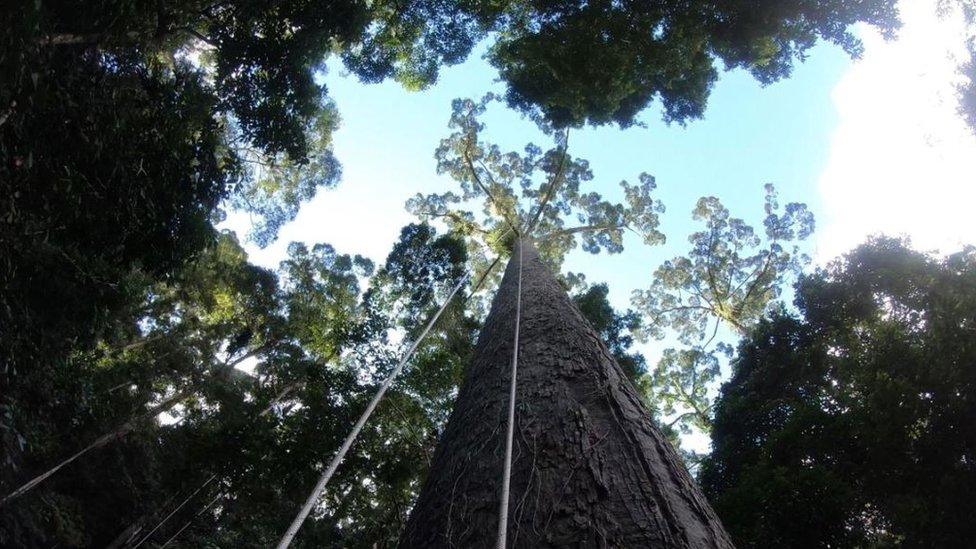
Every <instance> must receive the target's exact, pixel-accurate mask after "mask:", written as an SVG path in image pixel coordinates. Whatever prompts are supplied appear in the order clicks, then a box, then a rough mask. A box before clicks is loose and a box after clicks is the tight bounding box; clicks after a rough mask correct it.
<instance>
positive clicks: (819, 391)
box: [701, 238, 976, 547]
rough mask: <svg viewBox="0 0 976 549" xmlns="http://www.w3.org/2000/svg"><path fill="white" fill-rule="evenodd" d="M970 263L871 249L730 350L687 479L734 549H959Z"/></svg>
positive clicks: (974, 444)
mask: <svg viewBox="0 0 976 549" xmlns="http://www.w3.org/2000/svg"><path fill="white" fill-rule="evenodd" d="M974 299H976V251H974V250H973V249H971V248H967V249H965V250H963V251H962V252H960V253H957V254H954V255H951V256H948V257H945V258H939V257H935V256H931V255H926V254H923V253H920V252H916V251H913V250H911V249H910V248H909V247H908V244H907V243H906V242H902V241H898V240H894V239H888V238H877V239H874V240H872V241H870V242H868V243H867V244H865V245H862V246H861V247H859V248H857V249H855V250H854V251H853V252H851V253H850V254H848V255H846V256H844V257H843V258H842V259H839V260H837V261H835V262H834V263H832V264H831V265H830V266H829V267H828V268H826V269H824V270H820V271H818V272H817V273H815V274H812V275H810V276H807V277H804V279H803V280H802V281H801V282H800V283H799V285H798V286H797V307H798V309H799V314H797V315H793V314H790V313H787V312H784V311H778V312H774V313H772V314H770V315H769V316H768V317H767V318H765V319H764V320H763V321H762V322H760V323H759V325H758V326H757V327H756V330H755V333H754V334H753V335H751V336H749V337H748V338H747V339H746V340H745V341H744V342H743V343H742V345H741V346H740V349H739V354H738V357H737V358H736V360H735V361H734V362H733V374H732V378H731V379H730V380H729V381H728V382H727V383H726V384H725V385H724V386H723V387H722V392H721V397H720V398H719V400H718V402H717V405H716V414H715V424H714V429H713V435H712V441H713V452H712V455H711V456H710V457H709V458H708V459H707V460H706V462H705V464H704V466H703V469H702V475H701V480H702V483H703V486H704V487H705V489H706V490H707V492H708V493H709V494H710V495H711V496H712V498H713V501H714V502H715V505H716V508H717V510H718V511H719V513H720V514H721V516H722V517H723V519H724V520H725V523H726V524H727V525H728V527H729V530H730V532H731V533H732V535H733V537H734V539H735V540H736V543H737V544H738V545H740V546H744V547H765V546H768V545H770V544H774V545H785V546H805V547H826V546H868V545H895V544H898V545H905V546H912V547H915V546H919V547H922V546H924V547H964V546H966V545H967V544H968V543H969V540H970V539H972V536H973V527H972V521H971V520H969V519H968V518H967V517H970V516H971V515H972V513H973V512H974V508H973V503H972V499H971V498H970V497H969V496H968V494H970V493H972V490H973V489H974V488H976V469H974V467H973V463H972V459H971V457H972V455H973V449H974V448H976V439H974V436H973V430H972V429H971V428H969V427H970V426H971V425H972V424H973V421H974V419H976V408H974V406H973V402H974V399H973V394H974V390H976V377H974V370H973V368H971V367H970V366H971V365H972V364H973V360H974V351H976V349H974V347H973V344H972V342H973V341H974V338H973V337H972V336H973V326H974V325H976V324H974V322H976V318H974V316H973V311H974V310H976V309H974V305H976V303H974Z"/></svg>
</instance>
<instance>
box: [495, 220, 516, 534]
mask: <svg viewBox="0 0 976 549" xmlns="http://www.w3.org/2000/svg"><path fill="white" fill-rule="evenodd" d="M518 249H519V263H518V285H517V291H516V294H515V341H514V343H513V345H512V375H511V381H510V382H509V389H508V431H507V433H506V435H505V468H504V472H503V473H502V499H501V503H500V504H499V509H498V545H497V547H498V549H505V544H506V543H507V541H508V499H509V493H510V492H511V482H512V442H513V438H514V434H515V387H516V382H517V380H518V353H519V322H520V320H521V317H522V237H521V235H520V236H519V239H518Z"/></svg>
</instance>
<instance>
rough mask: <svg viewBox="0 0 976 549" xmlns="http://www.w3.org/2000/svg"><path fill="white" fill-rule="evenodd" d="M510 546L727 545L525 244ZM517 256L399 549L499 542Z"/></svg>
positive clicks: (606, 356) (599, 345)
mask: <svg viewBox="0 0 976 549" xmlns="http://www.w3.org/2000/svg"><path fill="white" fill-rule="evenodd" d="M523 261H524V265H523V274H522V317H521V335H520V338H521V344H520V347H521V348H520V350H519V368H518V378H517V380H518V390H517V399H516V401H517V412H516V414H517V420H516V431H515V448H514V454H513V456H514V457H513V463H512V488H511V489H512V493H511V500H510V503H509V520H508V523H509V529H508V544H509V545H510V546H512V547H681V548H684V547H720V548H728V547H732V542H731V541H730V539H729V537H728V535H727V534H726V532H725V529H724V528H723V527H722V524H721V523H720V522H719V520H718V517H717V516H716V515H715V512H714V511H713V510H712V508H711V506H710V505H709V503H708V502H707V501H706V499H705V497H704V496H703V495H702V493H701V491H700V490H699V488H698V487H697V486H696V485H695V483H694V482H693V481H692V479H691V477H690V476H689V474H688V472H687V471H686V470H685V468H684V466H683V465H682V463H681V462H680V460H679V458H678V456H677V455H676V453H675V451H674V449H672V448H671V446H670V444H669V443H668V442H667V440H665V438H664V437H663V436H662V435H661V433H660V431H659V430H658V429H657V427H656V426H655V425H654V423H653V421H652V420H651V416H650V414H649V413H648V412H647V410H646V409H645V407H644V405H643V403H642V402H641V400H640V398H639V397H638V395H637V393H636V391H635V390H634V388H633V387H632V385H631V384H630V382H629V381H628V380H627V378H626V377H625V375H624V373H623V372H622V371H621V369H620V366H618V365H617V364H616V362H615V361H614V360H613V359H612V358H611V356H610V353H609V352H608V351H607V348H606V345H605V344H604V343H603V342H602V341H601V340H600V338H599V336H598V335H597V334H596V332H594V330H593V329H592V328H591V327H590V325H589V323H588V322H587V321H586V320H585V319H584V318H583V316H582V315H581V314H580V312H579V311H578V310H577V309H576V307H575V305H574V304H573V303H572V301H571V300H570V299H569V296H568V295H567V294H566V292H565V291H564V290H563V289H562V288H561V287H560V286H559V284H558V283H557V282H556V280H555V278H554V277H553V276H552V275H551V274H550V272H549V270H548V268H547V267H546V265H545V264H544V263H543V262H542V261H541V260H540V259H539V255H538V252H537V251H536V250H535V248H534V247H533V246H531V245H530V244H528V243H526V244H525V245H524V248H523ZM517 276H518V253H517V252H516V253H515V254H513V259H512V260H511V261H510V262H509V265H508V268H507V270H506V272H505V276H504V278H503V280H502V283H501V286H500V288H499V290H498V294H497V295H496V296H495V300H494V302H493V304H492V307H491V312H490V314H489V315H488V319H487V320H486V322H485V325H484V328H483V329H482V332H481V336H480V337H479V340H478V346H477V349H476V351H475V355H474V358H473V360H472V363H471V364H470V365H469V367H468V370H467V372H466V374H465V379H464V382H463V384H462V386H461V389H460V392H459V394H458V398H457V401H456V403H455V407H454V410H453V412H452V414H451V417H450V419H449V421H448V424H447V427H446V430H445V432H444V435H443V436H442V438H441V440H440V442H439V444H438V447H437V451H436V453H435V455H434V461H433V464H432V467H431V469H430V474H429V476H428V478H427V481H426V482H425V484H424V486H423V489H422V491H421V493H420V497H419V499H418V501H417V504H416V506H415V507H414V509H413V512H412V513H411V515H410V518H409V520H408V522H407V526H406V529H405V531H404V533H403V535H402V537H401V539H400V547H401V548H413V547H463V548H468V547H491V546H493V545H494V544H495V541H496V540H495V536H496V528H497V524H498V516H497V514H498V504H499V497H500V487H501V474H502V467H503V457H504V452H505V442H504V435H505V429H506V425H505V422H506V412H507V401H508V383H509V375H510V371H511V370H510V357H511V353H512V339H513V330H514V320H515V316H514V315H515V293H516V283H517V280H516V277H517Z"/></svg>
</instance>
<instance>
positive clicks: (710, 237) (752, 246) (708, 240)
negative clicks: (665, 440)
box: [632, 185, 814, 462]
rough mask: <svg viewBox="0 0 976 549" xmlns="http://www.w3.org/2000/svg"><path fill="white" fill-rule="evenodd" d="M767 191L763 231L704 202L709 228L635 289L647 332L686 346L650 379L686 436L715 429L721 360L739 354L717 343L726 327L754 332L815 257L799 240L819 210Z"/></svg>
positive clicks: (698, 213) (671, 353) (672, 352)
mask: <svg viewBox="0 0 976 549" xmlns="http://www.w3.org/2000/svg"><path fill="white" fill-rule="evenodd" d="M765 192H766V196H765V205H764V211H765V217H764V219H763V234H762V235H760V234H757V232H756V230H755V229H754V228H753V227H752V226H750V225H749V224H747V223H746V222H745V221H743V220H742V219H740V218H736V217H732V216H731V215H730V213H729V210H728V209H727V208H726V207H725V206H723V205H722V203H721V202H720V201H719V200H718V199H717V198H715V197H703V198H701V199H699V200H698V204H697V206H696V207H695V209H694V211H693V214H692V215H693V218H694V219H695V220H698V221H701V222H703V224H704V225H705V228H704V230H702V231H698V232H695V233H693V234H692V235H691V236H690V237H689V239H688V240H689V241H690V242H691V245H692V247H691V250H690V251H689V252H688V255H687V256H682V257H676V258H674V259H671V260H668V261H665V262H664V263H663V264H662V265H661V266H660V267H658V268H657V270H655V271H654V280H653V282H652V284H651V286H650V288H648V289H647V290H637V291H635V292H634V295H633V300H632V301H633V304H634V306H635V308H636V309H637V310H638V311H640V312H642V313H643V314H644V315H646V317H647V318H648V320H647V321H646V322H645V323H644V324H643V325H642V326H641V330H640V331H641V334H642V335H643V336H644V337H648V336H653V337H657V338H659V339H660V338H663V337H664V336H665V334H673V335H674V336H676V337H677V340H678V341H679V342H680V343H682V344H684V345H685V348H684V349H680V350H679V349H675V348H668V349H666V350H665V351H664V353H663V355H662V357H661V359H660V360H659V361H658V363H657V365H656V366H655V368H654V371H653V373H652V374H651V377H650V382H649V384H650V387H651V391H650V392H651V393H652V394H653V395H654V399H655V402H656V403H657V405H658V408H659V409H660V411H661V413H663V414H664V415H665V416H666V417H672V419H670V420H668V422H667V423H666V425H667V426H668V427H673V428H675V429H677V430H678V431H680V432H682V433H685V434H688V433H690V432H691V431H692V429H697V430H699V431H701V432H706V433H707V432H708V430H709V428H710V426H711V415H712V403H711V399H712V397H711V394H710V391H711V390H712V389H713V388H714V383H715V380H717V379H718V377H719V375H720V373H721V368H720V357H721V356H724V357H726V358H727V357H730V356H731V355H732V348H731V346H729V345H728V344H727V343H724V342H722V341H721V339H720V340H719V343H717V344H716V345H714V346H713V345H712V344H713V342H715V341H716V336H718V335H719V330H720V328H722V327H723V326H724V327H725V328H726V330H730V331H731V332H732V333H733V334H735V335H738V336H744V335H745V334H747V333H748V332H749V330H751V328H752V326H754V325H755V323H756V322H758V320H759V319H760V318H761V316H762V315H763V314H764V313H765V312H766V311H768V310H769V309H770V308H771V307H772V306H773V304H774V302H775V301H776V299H777V298H779V297H780V295H781V292H782V287H783V286H784V285H785V284H786V283H787V282H788V281H789V280H790V279H791V278H792V277H796V276H798V275H799V274H800V270H801V268H802V267H803V266H804V265H806V264H807V263H808V262H809V258H808V257H807V256H806V255H805V254H804V253H802V251H801V250H800V246H799V243H800V241H802V240H804V239H806V238H807V237H808V236H810V234H811V233H812V232H813V227H814V220H813V214H811V213H810V212H809V211H808V210H807V207H806V205H804V204H800V203H795V202H791V203H789V204H787V205H786V206H785V208H783V210H782V211H780V206H779V202H778V199H777V195H776V191H775V189H774V188H773V186H772V185H766V186H765ZM694 461H696V459H692V462H694Z"/></svg>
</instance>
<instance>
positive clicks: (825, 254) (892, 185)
mask: <svg viewBox="0 0 976 549" xmlns="http://www.w3.org/2000/svg"><path fill="white" fill-rule="evenodd" d="M900 7H901V10H902V18H903V21H904V27H903V28H902V30H901V32H900V33H899V37H898V39H897V40H895V41H891V42H886V41H885V40H883V39H882V38H881V37H880V35H879V34H878V33H877V32H876V31H875V30H874V29H871V28H869V27H863V28H860V29H859V34H860V36H861V37H862V38H863V40H864V44H865V54H864V56H863V58H862V59H860V60H858V61H857V62H855V63H853V64H852V65H851V67H850V68H849V69H848V71H847V72H846V73H845V74H844V76H843V77H842V79H841V81H840V82H839V83H838V85H837V86H836V87H835V88H834V90H833V92H832V98H833V101H834V104H835V106H836V108H837V112H838V115H839V119H840V123H839V125H838V127H837V128H836V130H835V132H834V134H833V136H832V138H831V151H830V155H829V159H828V162H827V166H826V167H825V169H824V171H823V172H822V173H821V175H820V180H819V191H820V193H821V199H822V201H823V212H824V217H825V219H823V223H822V225H821V228H820V230H818V233H819V234H818V236H817V257H818V259H819V260H820V261H821V262H823V261H826V260H829V259H830V258H832V257H834V256H836V255H838V254H841V253H843V252H845V251H847V250H849V249H850V248H852V247H854V246H856V245H857V244H859V243H861V242H863V241H864V240H865V238H866V237H867V236H869V235H871V234H876V233H882V232H883V233H886V234H891V235H900V234H904V235H908V236H909V237H911V239H912V242H913V243H914V245H915V246H916V247H918V248H921V249H926V250H929V249H939V250H941V251H942V252H952V251H954V250H956V249H958V248H959V247H960V246H961V245H962V244H964V243H976V218H974V215H973V207H974V204H976V136H974V135H973V134H972V132H971V131H970V130H969V128H968V127H967V126H966V124H965V123H964V121H963V120H962V118H961V117H960V116H959V114H958V113H957V99H956V87H957V85H958V83H959V82H960V78H961V77H960V75H959V73H958V66H959V64H960V63H961V62H962V61H965V60H966V59H967V58H968V54H967V51H966V47H965V45H966V35H967V29H966V26H965V24H964V22H963V18H962V17H961V15H960V14H958V13H955V14H950V15H948V16H946V17H944V18H939V17H938V16H937V15H936V13H935V2H934V1H923V0H902V2H901V3H900Z"/></svg>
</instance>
